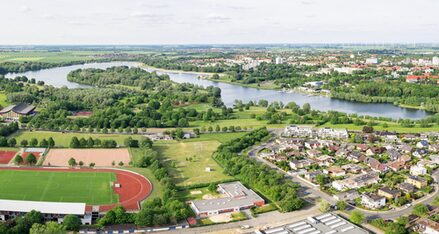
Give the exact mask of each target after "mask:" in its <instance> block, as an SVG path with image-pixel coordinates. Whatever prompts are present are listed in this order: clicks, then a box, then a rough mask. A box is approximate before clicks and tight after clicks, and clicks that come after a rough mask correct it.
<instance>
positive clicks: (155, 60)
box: [139, 56, 227, 73]
mask: <svg viewBox="0 0 439 234" xmlns="http://www.w3.org/2000/svg"><path fill="white" fill-rule="evenodd" d="M188 58H190V59H193V58H192V57H188ZM188 58H183V57H179V58H177V59H171V58H159V57H152V56H148V57H144V58H141V59H139V61H141V62H143V63H145V64H148V65H149V66H152V67H157V68H162V69H168V70H182V71H193V72H209V73H221V72H224V71H226V70H227V67H225V66H220V65H216V66H197V65H193V64H190V63H188V62H187V61H185V60H187V59H188Z"/></svg>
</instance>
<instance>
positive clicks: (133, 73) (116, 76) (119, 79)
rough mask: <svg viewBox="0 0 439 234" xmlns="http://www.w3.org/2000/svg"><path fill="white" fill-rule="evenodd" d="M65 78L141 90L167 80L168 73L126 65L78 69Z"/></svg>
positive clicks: (97, 84) (84, 82)
mask: <svg viewBox="0 0 439 234" xmlns="http://www.w3.org/2000/svg"><path fill="white" fill-rule="evenodd" d="M67 80H69V81H71V82H76V83H80V84H87V85H93V86H99V87H102V86H107V85H116V84H117V85H126V86H136V87H140V89H142V90H146V89H152V88H154V87H155V86H156V85H157V83H160V81H163V80H169V76H168V75H157V73H155V72H147V71H145V70H143V69H141V68H134V67H132V68H129V67H127V66H121V67H110V68H107V69H106V70H103V69H95V68H89V69H78V70H75V71H71V72H70V73H69V74H68V75H67Z"/></svg>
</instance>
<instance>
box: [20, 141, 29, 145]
mask: <svg viewBox="0 0 439 234" xmlns="http://www.w3.org/2000/svg"><path fill="white" fill-rule="evenodd" d="M28 144H29V143H28V142H27V140H21V141H20V145H21V146H23V147H26V146H27V145H28Z"/></svg>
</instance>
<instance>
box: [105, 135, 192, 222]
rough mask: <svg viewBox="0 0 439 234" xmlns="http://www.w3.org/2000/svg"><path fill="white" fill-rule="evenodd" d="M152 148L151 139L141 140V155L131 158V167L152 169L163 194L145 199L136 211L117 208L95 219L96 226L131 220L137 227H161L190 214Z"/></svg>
mask: <svg viewBox="0 0 439 234" xmlns="http://www.w3.org/2000/svg"><path fill="white" fill-rule="evenodd" d="M151 147H152V142H150V141H143V142H141V143H140V150H142V154H141V155H140V156H138V157H135V158H133V166H135V167H141V168H146V167H147V168H149V169H151V170H152V172H153V174H154V177H155V178H156V179H157V180H158V181H159V182H160V183H161V184H162V186H163V190H164V191H163V197H162V198H155V199H153V200H148V201H146V202H144V203H143V204H142V209H141V210H140V211H139V212H138V213H137V214H136V213H126V212H125V210H124V209H123V207H116V208H115V209H113V210H111V211H109V212H107V213H106V215H105V216H104V217H102V218H101V219H99V220H98V222H97V223H98V225H99V226H101V227H103V226H107V225H112V224H126V223H134V224H136V225H137V226H161V225H165V224H176V223H178V222H179V221H181V220H184V219H186V218H187V217H189V216H190V215H192V211H191V209H190V208H189V206H188V205H187V204H186V203H184V202H183V201H180V200H179V199H178V196H177V188H176V186H175V184H174V183H173V182H172V179H171V177H170V176H169V174H168V172H167V170H166V168H165V167H164V166H163V165H162V164H161V163H160V161H159V155H158V153H157V152H156V151H154V150H153V149H152V148H151Z"/></svg>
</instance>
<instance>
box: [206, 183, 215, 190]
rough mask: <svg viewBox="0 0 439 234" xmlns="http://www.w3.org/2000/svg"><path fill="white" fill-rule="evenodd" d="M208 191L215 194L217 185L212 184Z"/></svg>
mask: <svg viewBox="0 0 439 234" xmlns="http://www.w3.org/2000/svg"><path fill="white" fill-rule="evenodd" d="M207 189H208V190H209V191H211V192H215V191H216V184H215V183H210V184H209V186H208V187H207Z"/></svg>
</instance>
